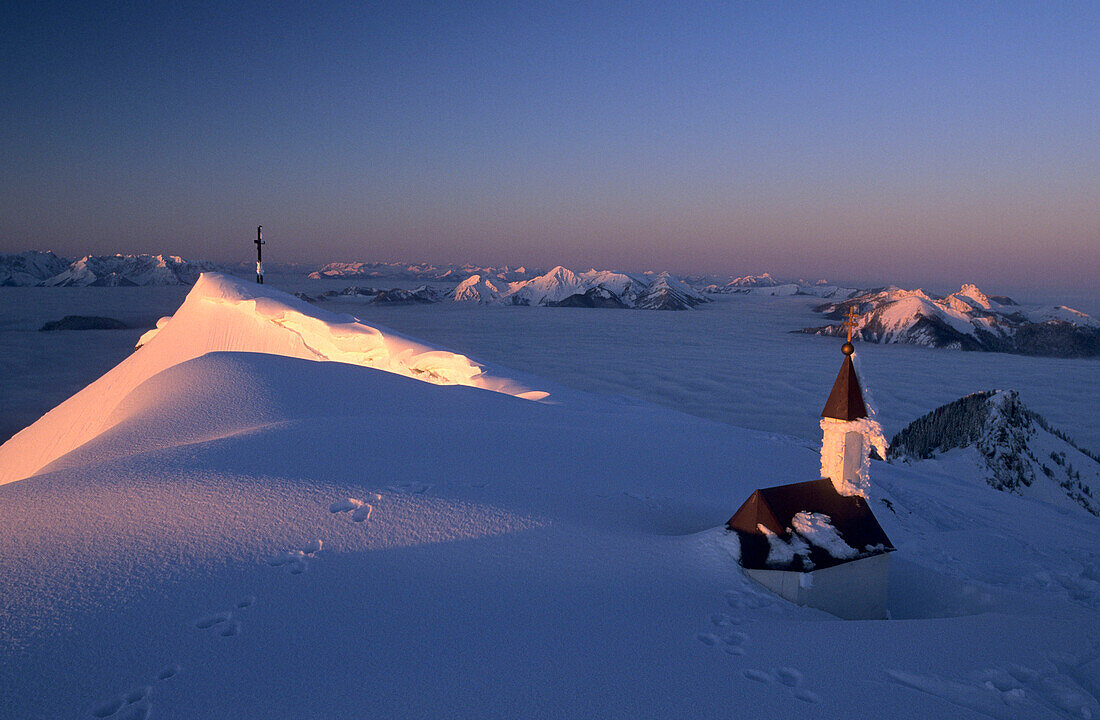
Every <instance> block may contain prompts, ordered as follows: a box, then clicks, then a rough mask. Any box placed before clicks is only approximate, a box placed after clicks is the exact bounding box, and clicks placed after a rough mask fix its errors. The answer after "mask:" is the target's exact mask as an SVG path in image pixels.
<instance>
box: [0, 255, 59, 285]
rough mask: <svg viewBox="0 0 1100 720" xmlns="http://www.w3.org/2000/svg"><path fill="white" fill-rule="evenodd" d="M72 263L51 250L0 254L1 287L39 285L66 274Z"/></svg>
mask: <svg viewBox="0 0 1100 720" xmlns="http://www.w3.org/2000/svg"><path fill="white" fill-rule="evenodd" d="M70 262H71V261H70V260H68V259H66V258H62V257H58V256H57V255H54V254H53V252H52V251H49V250H47V251H41V250H28V251H26V252H21V253H0V286H12V285H14V286H20V287H25V286H30V285H39V284H41V283H42V282H43V281H44V280H48V279H50V278H52V277H54V276H55V275H59V274H61V273H63V272H65V270H66V269H67V268H68V267H69V264H70Z"/></svg>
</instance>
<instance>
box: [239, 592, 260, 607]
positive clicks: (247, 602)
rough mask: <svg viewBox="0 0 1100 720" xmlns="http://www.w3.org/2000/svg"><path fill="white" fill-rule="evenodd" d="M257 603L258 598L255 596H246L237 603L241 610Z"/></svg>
mask: <svg viewBox="0 0 1100 720" xmlns="http://www.w3.org/2000/svg"><path fill="white" fill-rule="evenodd" d="M255 603H256V597H255V596H254V595H245V596H244V597H243V598H241V599H240V600H238V601H237V607H238V608H240V609H242V610H243V609H244V608H248V607H252V606H253V605H254V604H255Z"/></svg>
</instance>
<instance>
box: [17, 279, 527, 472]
mask: <svg viewBox="0 0 1100 720" xmlns="http://www.w3.org/2000/svg"><path fill="white" fill-rule="evenodd" d="M139 345H140V347H139V349H138V350H137V351H136V352H135V353H134V354H133V355H131V356H130V357H129V358H127V359H126V360H124V361H123V362H122V363H120V364H119V365H118V366H116V367H115V368H113V369H112V370H111V371H110V372H108V373H107V374H106V375H104V376H103V377H101V378H100V379H98V380H96V381H95V382H94V383H92V384H91V385H89V386H88V387H87V388H85V389H84V390H83V391H81V392H80V393H77V394H76V395H74V396H73V397H71V398H70V399H69V400H67V401H65V402H64V403H62V404H61V405H60V406H58V407H57V408H55V409H54V410H52V411H50V412H49V413H47V414H46V415H45V416H44V417H43V418H42V419H41V420H39V421H38V422H37V423H35V424H34V425H33V426H32V427H30V428H27V429H26V430H23V431H22V432H20V433H18V434H17V435H15V436H14V437H13V438H12V439H11V440H10V441H8V442H7V443H5V444H4V445H3V446H0V484H3V483H7V482H12V481H14V480H19V479H21V478H24V477H27V476H28V475H31V474H33V473H35V472H38V471H39V470H41V469H42V468H44V467H46V466H47V465H48V464H49V463H50V462H52V461H53V460H55V459H57V458H59V457H61V456H62V455H65V454H66V453H68V452H70V451H71V450H73V449H75V448H77V447H79V446H81V445H82V444H84V443H86V442H88V441H89V440H91V439H93V438H95V437H96V436H98V435H100V434H101V433H103V432H104V431H105V430H108V429H109V428H111V427H112V426H113V425H115V424H117V423H118V422H121V420H122V418H121V417H116V413H115V410H116V408H118V407H119V404H120V403H122V402H123V400H124V399H125V398H126V397H127V395H128V394H129V393H130V392H131V391H133V390H134V389H135V388H137V387H138V386H139V385H141V384H142V383H144V382H145V381H146V380H149V379H150V378H152V377H153V376H155V375H156V374H157V373H159V372H161V371H163V370H165V369H167V368H170V367H172V366H174V365H178V364H179V363H182V362H184V361H186V360H189V359H191V358H194V357H198V356H200V355H203V354H205V353H208V352H215V351H235V352H261V353H268V354H274V355H285V356H288V357H298V358H305V359H310V360H324V361H332V362H343V363H350V364H354V365H362V366H366V367H373V368H378V369H381V370H385V371H387V372H392V373H396V374H400V375H405V376H407V377H413V378H416V379H418V380H424V381H427V382H432V383H438V384H455V385H470V386H474V387H479V388H485V389H489V390H496V391H499V392H505V393H508V394H511V395H516V396H521V397H524V398H526V399H531V400H538V399H543V398H545V397H546V396H547V395H548V393H547V392H546V391H544V390H539V389H536V388H532V387H527V386H525V385H523V384H522V383H521V382H520V381H518V380H516V379H514V378H511V377H506V376H503V375H494V374H493V373H492V372H491V371H489V372H487V371H486V368H485V367H484V366H482V365H480V364H478V363H476V362H474V361H472V360H470V359H469V358H468V357H466V356H464V355H460V354H458V353H453V352H449V351H443V350H436V349H434V348H430V347H428V346H425V345H423V344H421V343H418V342H416V341H413V340H410V339H408V338H404V337H402V336H401V335H399V334H397V333H394V332H391V331H388V330H383V329H379V328H374V327H371V326H368V325H364V324H362V323H360V322H358V321H356V319H355V318H354V317H352V316H350V315H334V314H332V313H329V312H326V311H324V310H320V309H318V308H315V307H314V306H312V305H310V304H308V303H306V302H303V301H301V300H298V299H297V298H295V297H293V296H290V295H287V294H285V293H282V292H280V291H278V290H270V289H267V290H264V289H261V286H258V285H255V284H251V283H247V282H245V281H243V280H240V279H238V278H233V277H230V276H227V275H219V274H217V273H205V274H203V275H202V277H201V278H199V281H198V282H197V283H196V284H195V287H194V289H193V290H192V291H191V293H190V294H189V295H188V296H187V300H186V301H185V302H184V303H183V305H182V306H181V307H180V309H179V311H178V312H177V313H176V314H175V315H174V316H172V318H170V319H162V320H161V321H158V323H157V329H156V330H154V331H150V332H147V333H145V334H144V335H142V337H141V339H140V340H139Z"/></svg>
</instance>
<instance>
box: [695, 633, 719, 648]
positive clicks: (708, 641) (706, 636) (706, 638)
mask: <svg viewBox="0 0 1100 720" xmlns="http://www.w3.org/2000/svg"><path fill="white" fill-rule="evenodd" d="M695 637H696V638H697V639H698V640H699V642H701V643H703V644H704V645H710V646H711V647H713V646H715V645H717V644H718V636H717V635H714V634H712V633H699V634H698V635H696V636H695Z"/></svg>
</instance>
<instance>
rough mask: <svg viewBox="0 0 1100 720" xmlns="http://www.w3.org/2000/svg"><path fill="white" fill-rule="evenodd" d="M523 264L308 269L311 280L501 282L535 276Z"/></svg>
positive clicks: (345, 264) (358, 265) (338, 264)
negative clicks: (474, 278)
mask: <svg viewBox="0 0 1100 720" xmlns="http://www.w3.org/2000/svg"><path fill="white" fill-rule="evenodd" d="M538 274H539V273H538V272H531V271H529V270H528V269H527V268H525V267H517V268H511V267H508V266H507V265H503V266H501V267H479V266H477V265H470V264H468V263H467V264H465V265H433V264H431V263H386V262H374V263H368V262H336V263H328V264H327V265H322V266H321V267H320V268H318V269H317V270H315V271H313V272H311V273H309V275H308V277H309V278H310V279H311V280H329V279H364V280H430V281H436V282H456V283H458V282H462V281H463V280H465V279H467V278H469V277H471V276H473V275H478V276H480V277H491V278H494V279H496V280H501V281H505V282H515V281H517V280H529V279H531V278H534V277H537V276H538Z"/></svg>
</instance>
